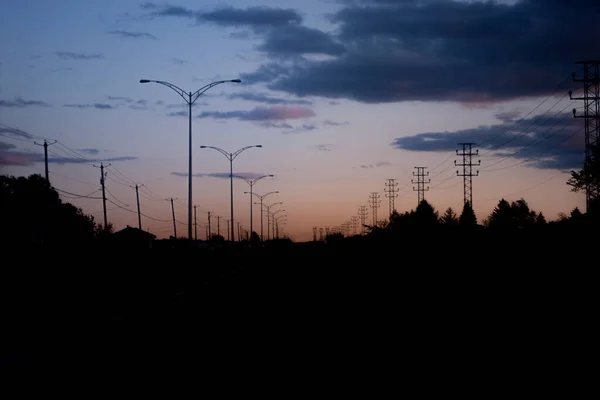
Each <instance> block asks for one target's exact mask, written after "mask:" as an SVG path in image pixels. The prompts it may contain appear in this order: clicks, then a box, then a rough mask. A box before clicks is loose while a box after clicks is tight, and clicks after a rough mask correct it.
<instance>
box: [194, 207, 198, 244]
mask: <svg viewBox="0 0 600 400" xmlns="http://www.w3.org/2000/svg"><path fill="white" fill-rule="evenodd" d="M194 240H198V220H197V219H196V206H195V205H194Z"/></svg>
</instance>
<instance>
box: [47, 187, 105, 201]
mask: <svg viewBox="0 0 600 400" xmlns="http://www.w3.org/2000/svg"><path fill="white" fill-rule="evenodd" d="M53 189H54V190H56V191H57V192H60V193H66V194H68V195H71V196H73V198H81V199H94V200H102V197H91V195H92V194H94V193H96V192H98V191H99V190H100V189H97V190H95V191H93V192H92V193H90V194H87V195H83V194H77V193H71V192H67V191H66V190H61V189H57V188H55V187H53Z"/></svg>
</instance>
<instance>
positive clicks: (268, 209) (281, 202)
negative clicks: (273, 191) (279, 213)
mask: <svg viewBox="0 0 600 400" xmlns="http://www.w3.org/2000/svg"><path fill="white" fill-rule="evenodd" d="M277 204H283V201H278V202H277V203H273V204H271V205H270V206H264V207H265V208H266V209H267V240H269V232H270V231H269V226H270V218H271V207H273V206H276V205H277Z"/></svg>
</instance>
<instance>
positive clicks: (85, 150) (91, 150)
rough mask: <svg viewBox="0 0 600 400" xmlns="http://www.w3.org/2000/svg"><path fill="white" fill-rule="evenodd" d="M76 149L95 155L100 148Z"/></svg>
mask: <svg viewBox="0 0 600 400" xmlns="http://www.w3.org/2000/svg"><path fill="white" fill-rule="evenodd" d="M77 150H78V151H80V152H82V153H85V154H90V155H92V156H95V155H96V154H98V153H100V150H98V149H77Z"/></svg>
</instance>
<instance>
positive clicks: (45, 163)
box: [33, 139, 56, 184]
mask: <svg viewBox="0 0 600 400" xmlns="http://www.w3.org/2000/svg"><path fill="white" fill-rule="evenodd" d="M33 144H37V145H38V146H43V147H44V165H45V172H46V182H48V184H50V178H49V176H48V146H52V145H53V144H56V140H55V141H54V142H53V143H48V141H47V140H46V139H44V144H40V143H36V142H33Z"/></svg>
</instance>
